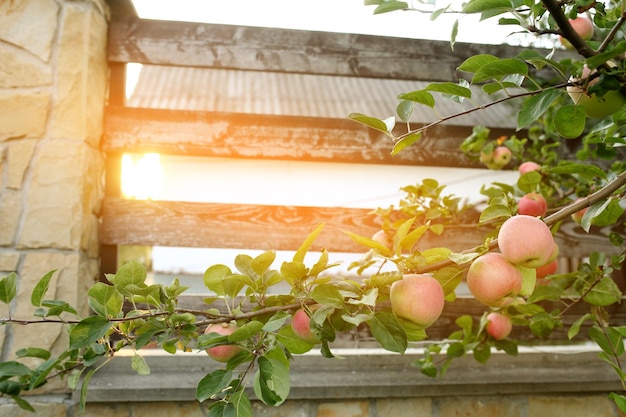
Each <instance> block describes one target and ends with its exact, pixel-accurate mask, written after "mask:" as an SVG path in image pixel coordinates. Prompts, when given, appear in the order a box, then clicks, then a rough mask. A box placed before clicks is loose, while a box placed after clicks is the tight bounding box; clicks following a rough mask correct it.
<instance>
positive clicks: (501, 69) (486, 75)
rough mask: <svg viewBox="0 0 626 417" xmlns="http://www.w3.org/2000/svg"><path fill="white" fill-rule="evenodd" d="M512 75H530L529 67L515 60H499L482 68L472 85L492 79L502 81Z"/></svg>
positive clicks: (477, 72)
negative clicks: (501, 79)
mask: <svg viewBox="0 0 626 417" xmlns="http://www.w3.org/2000/svg"><path fill="white" fill-rule="evenodd" d="M511 74H522V75H527V74H528V66H527V65H526V64H525V63H524V62H522V61H520V60H518V59H515V58H505V59H499V60H497V61H493V62H490V63H488V64H486V65H483V66H482V67H480V69H479V70H478V71H476V73H475V74H474V77H473V78H472V83H473V84H476V83H480V82H483V81H487V80H491V79H496V80H497V79H500V78H502V77H504V76H506V75H511Z"/></svg>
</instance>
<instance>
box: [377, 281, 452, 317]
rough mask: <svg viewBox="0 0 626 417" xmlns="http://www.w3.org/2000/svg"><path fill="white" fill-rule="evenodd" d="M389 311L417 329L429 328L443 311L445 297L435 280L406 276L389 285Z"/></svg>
mask: <svg viewBox="0 0 626 417" xmlns="http://www.w3.org/2000/svg"><path fill="white" fill-rule="evenodd" d="M389 299H390V301H391V310H392V311H393V313H394V314H395V315H396V316H397V317H400V318H402V319H405V320H408V321H410V322H412V323H415V324H416V325H417V326H418V327H423V328H426V327H429V326H430V325H432V324H433V323H434V322H435V321H437V319H438V318H439V316H440V315H441V312H442V311H443V306H444V304H445V295H444V292H443V287H442V286H441V284H440V283H439V281H437V280H436V279H435V278H433V277H432V276H430V275H426V274H406V275H404V276H403V277H402V279H401V280H398V281H395V282H394V283H393V284H391V288H390V291H389Z"/></svg>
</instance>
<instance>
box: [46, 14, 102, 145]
mask: <svg viewBox="0 0 626 417" xmlns="http://www.w3.org/2000/svg"><path fill="white" fill-rule="evenodd" d="M106 40H107V22H106V19H105V17H104V16H102V15H101V14H100V13H99V11H98V10H97V9H95V8H93V7H86V6H85V3H74V2H71V3H66V4H65V5H64V13H63V15H62V22H61V25H60V34H59V53H58V59H57V68H56V73H57V77H56V79H57V82H56V89H57V96H56V98H57V100H56V107H55V112H54V116H53V119H52V125H51V135H52V136H53V137H55V138H59V139H61V138H62V139H71V140H78V141H88V142H89V143H90V144H91V145H92V146H97V145H98V143H99V140H100V136H101V132H102V115H103V108H104V103H105V92H106V83H107V62H106Z"/></svg>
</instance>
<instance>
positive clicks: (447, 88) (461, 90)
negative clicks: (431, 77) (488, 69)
mask: <svg viewBox="0 0 626 417" xmlns="http://www.w3.org/2000/svg"><path fill="white" fill-rule="evenodd" d="M424 90H426V91H436V92H438V93H443V94H448V95H450V96H459V97H465V98H472V90H470V89H469V88H467V87H463V86H460V85H459V84H455V83H452V82H441V83H431V84H428V85H427V86H426V87H425V88H424Z"/></svg>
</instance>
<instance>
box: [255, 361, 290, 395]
mask: <svg viewBox="0 0 626 417" xmlns="http://www.w3.org/2000/svg"><path fill="white" fill-rule="evenodd" d="M257 364H258V366H259V369H258V370H257V372H256V373H255V375H254V393H255V395H256V396H257V398H259V399H260V400H261V401H263V403H265V404H267V405H271V406H277V405H280V404H282V403H283V402H284V401H285V400H286V399H287V396H288V395H289V390H290V381H289V361H288V360H286V358H285V357H284V354H283V353H282V351H281V350H280V349H273V350H271V351H269V352H268V353H267V354H266V355H265V356H261V357H259V359H258V360H257Z"/></svg>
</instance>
